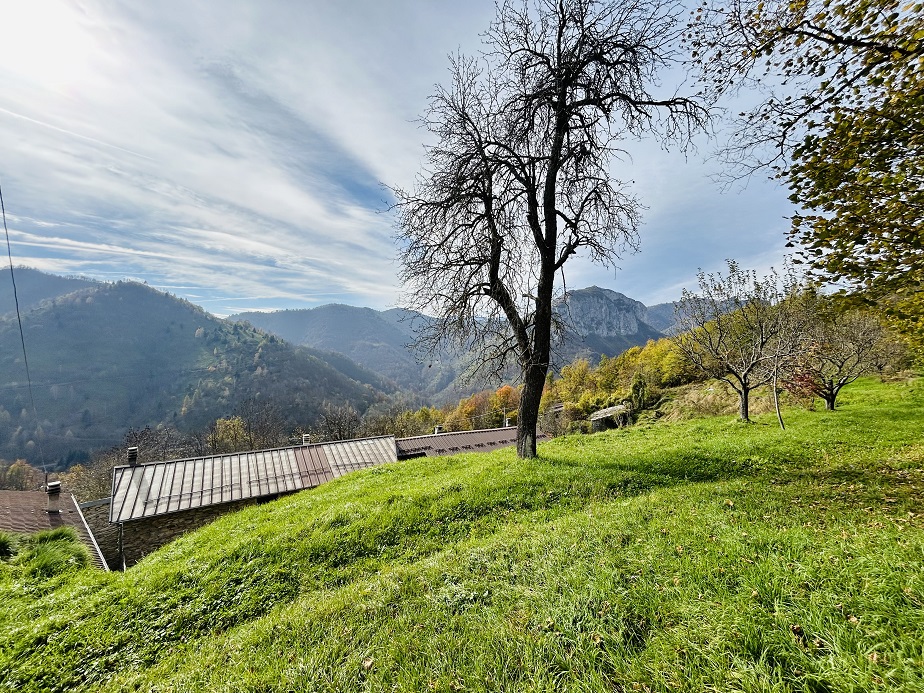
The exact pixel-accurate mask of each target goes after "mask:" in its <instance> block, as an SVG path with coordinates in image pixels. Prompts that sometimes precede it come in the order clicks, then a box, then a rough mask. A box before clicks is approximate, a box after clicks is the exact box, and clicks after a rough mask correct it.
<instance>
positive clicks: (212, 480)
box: [79, 428, 516, 569]
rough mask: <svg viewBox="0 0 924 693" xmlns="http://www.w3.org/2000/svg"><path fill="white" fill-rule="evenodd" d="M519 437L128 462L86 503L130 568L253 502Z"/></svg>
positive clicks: (84, 508) (362, 443)
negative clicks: (108, 491) (104, 494)
mask: <svg viewBox="0 0 924 693" xmlns="http://www.w3.org/2000/svg"><path fill="white" fill-rule="evenodd" d="M515 443H516V428H495V429H487V430H481V431H461V432H453V433H437V434H433V435H426V436H417V437H414V438H403V439H400V440H395V437H394V436H379V437H375V438H361V439H356V440H345V441H336V442H329V443H314V444H307V443H306V444H303V445H298V446H293V447H285V448H275V449H272V450H257V451H251V452H239V453H233V454H224V455H211V456H205V457H194V458H189V459H182V460H169V461H163V462H153V463H149V464H138V463H137V450H136V449H134V448H129V458H128V464H126V465H123V466H119V467H116V468H115V469H114V470H113V473H112V496H111V497H110V498H104V499H101V500H97V501H89V502H87V503H81V504H80V506H79V511H81V512H82V513H83V516H84V517H85V518H86V524H87V526H88V527H89V529H90V530H92V536H93V537H95V540H96V542H97V543H98V545H99V547H100V553H101V555H102V556H104V557H105V560H106V561H108V563H109V565H111V566H113V567H116V568H123V569H124V568H126V567H129V566H132V565H134V564H135V563H137V562H138V561H139V560H141V558H142V557H143V556H144V555H145V554H147V553H150V552H151V551H153V550H154V549H157V548H159V547H161V546H163V545H164V544H166V543H167V542H169V541H171V540H172V539H175V538H176V537H178V536H180V535H181V534H183V533H185V532H188V531H190V530H193V529H196V528H198V527H201V526H203V525H205V524H208V523H209V522H211V521H213V520H215V519H217V518H218V517H220V516H222V515H224V514H225V513H229V512H232V511H235V510H240V509H241V508H245V507H247V506H249V505H255V504H258V503H265V502H267V501H270V500H273V499H275V498H279V497H280V496H282V495H286V494H289V493H294V492H296V491H302V490H304V489H309V488H314V487H316V486H319V485H320V484H323V483H324V482H326V481H330V480H332V479H336V478H337V477H340V476H343V475H344V474H348V473H349V472H353V471H357V470H360V469H366V468H368V467H373V466H376V465H380V464H385V463H387V462H395V461H396V460H399V459H410V458H413V457H424V456H429V457H432V456H439V455H452V454H456V453H461V452H475V451H481V452H487V451H489V450H494V449H497V448H500V447H506V446H509V445H513V444H515Z"/></svg>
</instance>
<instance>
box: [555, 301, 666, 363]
mask: <svg viewBox="0 0 924 693" xmlns="http://www.w3.org/2000/svg"><path fill="white" fill-rule="evenodd" d="M555 310H556V312H557V313H558V315H559V316H560V318H561V320H562V322H563V326H564V332H563V334H562V335H561V337H560V338H559V340H558V346H557V348H556V352H557V353H558V355H559V360H560V361H563V362H565V363H567V362H570V361H573V360H574V359H575V358H587V359H589V360H591V361H593V362H596V361H599V360H600V356H615V355H617V354H621V353H622V352H623V351H625V350H626V349H630V348H631V347H634V346H641V345H642V344H645V343H646V342H647V341H648V340H649V339H659V338H661V337H663V336H664V335H663V334H662V333H661V332H660V331H659V330H657V329H655V328H654V327H653V326H652V325H650V324H648V323H647V322H646V320H647V319H648V309H647V308H646V307H645V304H644V303H641V302H640V301H636V300H634V299H631V298H629V297H628V296H625V295H624V294H621V293H619V292H618V291H613V290H611V289H601V288H600V287H598V286H591V287H588V288H586V289H577V290H575V291H569V292H568V293H567V294H565V296H564V297H563V298H562V299H561V300H560V301H559V302H558V305H557V306H556V308H555Z"/></svg>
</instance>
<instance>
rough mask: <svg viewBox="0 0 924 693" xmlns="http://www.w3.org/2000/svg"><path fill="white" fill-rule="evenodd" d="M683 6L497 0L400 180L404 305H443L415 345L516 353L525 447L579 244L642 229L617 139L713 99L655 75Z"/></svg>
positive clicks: (693, 120) (657, 128) (678, 122)
mask: <svg viewBox="0 0 924 693" xmlns="http://www.w3.org/2000/svg"><path fill="white" fill-rule="evenodd" d="M680 12H681V10H680V6H679V5H677V4H668V3H663V2H661V1H660V0H632V1H630V2H625V3H611V2H600V1H598V0H525V1H524V2H522V3H520V2H513V1H511V0H508V1H502V2H500V3H499V4H498V9H497V16H496V18H495V20H494V22H493V23H492V24H491V26H490V27H489V29H488V30H487V32H486V33H485V34H484V43H485V48H484V52H483V54H482V55H481V56H480V57H478V58H471V57H465V56H457V57H455V58H454V59H453V60H452V63H451V81H450V84H449V86H448V87H438V88H437V91H436V93H435V94H434V95H433V96H432V97H431V99H430V105H429V109H428V111H427V112H426V114H425V116H424V118H423V122H424V124H425V126H426V127H427V129H428V130H429V131H430V133H431V134H432V135H433V139H434V143H433V144H432V145H430V146H428V148H427V163H426V165H425V168H424V171H423V172H422V173H421V174H420V175H419V176H418V180H417V183H416V185H415V186H414V187H413V189H410V190H404V189H395V190H394V194H395V196H396V198H397V203H396V212H397V224H398V228H399V233H398V241H399V244H400V247H401V251H400V259H401V264H402V269H401V272H400V276H401V280H402V282H403V283H404V285H405V287H406V289H407V293H406V297H405V303H406V305H407V307H408V308H412V309H416V310H419V311H421V312H423V313H426V314H428V315H431V316H433V318H434V319H433V321H432V323H431V324H430V326H429V327H428V328H427V329H426V330H425V331H424V332H423V333H421V334H420V335H419V337H418V340H417V344H418V346H420V347H422V348H425V349H428V350H430V351H435V350H437V349H439V348H440V347H441V346H445V345H447V344H451V345H456V346H461V347H463V348H464V349H465V351H466V353H468V354H469V355H470V357H471V360H472V362H473V364H475V365H476V366H477V367H478V368H477V370H478V371H479V372H481V373H491V374H499V373H502V372H503V370H504V368H505V367H506V366H507V365H509V363H510V362H514V363H516V364H517V365H518V366H519V371H520V377H521V380H522V383H523V390H522V393H521V398H520V408H519V418H518V427H517V453H518V455H520V456H521V457H533V456H535V454H536V424H537V419H538V415H539V407H540V401H541V397H542V391H543V387H544V385H545V378H546V374H547V372H548V370H549V365H550V356H551V333H552V325H553V320H554V313H553V309H552V304H553V298H554V297H555V296H556V292H560V289H559V288H558V286H560V285H559V284H558V282H559V281H563V272H564V267H565V264H566V262H567V261H568V260H569V259H570V258H572V257H574V256H575V255H576V254H578V253H580V252H583V253H585V254H586V255H587V256H589V258H590V259H591V260H593V261H596V262H599V263H603V264H613V263H614V261H615V260H616V259H617V258H618V257H619V256H620V254H621V253H623V252H625V251H626V250H627V249H633V248H635V247H636V245H637V238H638V225H639V214H640V205H639V203H638V201H637V200H636V199H635V197H634V196H633V195H632V194H631V193H629V192H628V188H627V185H626V184H624V183H623V182H621V181H618V180H615V179H614V178H613V176H612V175H611V172H610V164H611V163H612V161H613V157H614V156H615V155H616V154H617V152H618V144H619V139H620V138H621V137H625V136H640V135H642V134H647V133H651V132H655V133H657V134H659V135H660V136H661V137H662V138H664V141H668V140H674V141H686V138H687V137H688V136H689V135H690V134H691V133H692V132H693V131H694V130H696V129H698V128H699V127H700V126H701V125H702V124H703V123H704V120H705V117H706V114H705V111H704V109H703V108H702V107H700V106H699V105H697V104H696V103H695V102H694V101H692V100H690V99H688V98H684V97H681V96H677V95H676V92H675V91H674V90H665V91H664V92H663V93H661V90H660V89H659V86H660V85H659V82H658V75H659V72H660V71H661V70H662V69H664V68H668V67H670V66H671V65H672V64H674V63H675V62H676V61H677V59H678V57H679V53H678V41H679V36H680V34H681V32H682V27H681V20H680Z"/></svg>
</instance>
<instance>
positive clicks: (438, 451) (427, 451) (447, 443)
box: [395, 426, 517, 458]
mask: <svg viewBox="0 0 924 693" xmlns="http://www.w3.org/2000/svg"><path fill="white" fill-rule="evenodd" d="M516 443H517V429H516V427H515V426H508V427H506V428H485V429H482V430H480V431H457V432H453V433H434V434H432V435H428V436H415V437H413V438H399V439H398V440H396V441H395V444H396V445H397V447H398V457H399V458H408V457H419V456H421V455H426V456H427V457H438V456H440V455H455V454H456V453H460V452H487V451H489V450H496V449H498V448H504V447H507V446H509V445H516Z"/></svg>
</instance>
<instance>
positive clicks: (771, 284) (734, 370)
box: [674, 260, 801, 421]
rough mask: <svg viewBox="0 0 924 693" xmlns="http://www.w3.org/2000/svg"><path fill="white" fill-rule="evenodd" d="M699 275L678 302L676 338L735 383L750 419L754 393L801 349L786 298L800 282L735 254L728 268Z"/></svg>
mask: <svg viewBox="0 0 924 693" xmlns="http://www.w3.org/2000/svg"><path fill="white" fill-rule="evenodd" d="M698 277H699V292H698V293H694V292H691V291H688V290H687V289H684V290H683V293H682V295H681V298H680V301H678V303H677V305H676V316H677V326H678V327H677V334H676V335H675V336H674V343H675V344H676V345H677V347H678V348H679V349H680V351H681V352H682V353H683V354H684V356H685V357H686V358H687V359H688V360H689V362H690V363H691V364H692V365H693V366H694V367H695V368H696V369H697V370H699V371H700V372H702V373H703V374H704V375H705V376H707V377H710V378H717V379H719V380H723V381H725V382H726V383H728V384H729V385H730V386H731V387H732V389H733V390H734V391H735V392H736V393H737V394H738V401H739V408H738V411H739V415H740V418H741V420H742V421H749V420H750V417H749V411H748V410H749V398H750V393H751V392H752V391H753V390H754V389H755V388H757V387H760V386H761V385H765V384H767V383H769V382H771V381H773V379H774V377H775V376H776V375H777V374H778V373H779V369H780V367H781V366H782V365H783V364H784V363H786V362H788V360H789V358H790V357H791V356H793V355H794V354H796V353H798V351H799V350H800V349H801V331H800V330H793V329H792V324H793V321H792V319H791V316H790V314H788V312H787V310H788V308H789V306H788V304H787V303H786V301H787V299H788V298H791V297H792V296H794V295H795V293H796V291H797V289H798V283H797V281H796V279H795V277H793V276H792V274H791V273H789V272H787V273H784V275H783V276H780V275H778V274H777V273H775V272H774V273H771V274H770V275H769V276H767V277H758V276H757V273H756V272H754V271H753V270H745V269H742V268H741V267H739V266H738V265H737V263H735V262H733V261H731V260H729V261H728V273H727V274H725V275H723V274H721V273H710V274H706V273H704V272H700V273H699V275H698Z"/></svg>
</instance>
